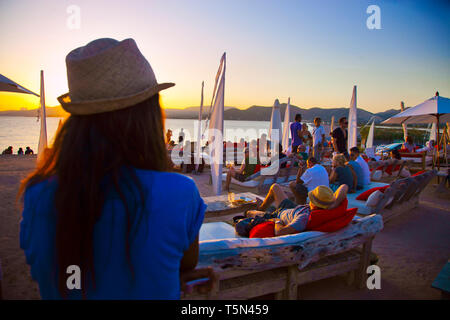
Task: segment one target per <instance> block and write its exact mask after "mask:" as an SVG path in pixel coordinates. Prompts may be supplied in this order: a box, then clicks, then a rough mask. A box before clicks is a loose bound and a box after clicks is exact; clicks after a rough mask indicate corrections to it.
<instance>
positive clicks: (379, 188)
mask: <svg viewBox="0 0 450 320" xmlns="http://www.w3.org/2000/svg"><path fill="white" fill-rule="evenodd" d="M387 188H389V185H386V186H383V187H375V188H372V189H369V190H367V191H364V192H363V193H361V194H360V195H359V196H357V197H356V200H363V201H366V200H367V198H369V196H370V195H371V194H372V193H374V192H375V191H377V190H380V191H381V192H384V191H385V190H386V189H387Z"/></svg>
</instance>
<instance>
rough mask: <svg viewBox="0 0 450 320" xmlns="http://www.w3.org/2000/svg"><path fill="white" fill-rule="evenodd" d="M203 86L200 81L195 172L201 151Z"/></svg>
mask: <svg viewBox="0 0 450 320" xmlns="http://www.w3.org/2000/svg"><path fill="white" fill-rule="evenodd" d="M204 86H205V83H204V81H202V94H201V98H200V110H199V111H198V131H197V154H196V155H195V170H197V171H198V166H199V165H200V153H201V151H202V145H201V143H202V112H203V88H204Z"/></svg>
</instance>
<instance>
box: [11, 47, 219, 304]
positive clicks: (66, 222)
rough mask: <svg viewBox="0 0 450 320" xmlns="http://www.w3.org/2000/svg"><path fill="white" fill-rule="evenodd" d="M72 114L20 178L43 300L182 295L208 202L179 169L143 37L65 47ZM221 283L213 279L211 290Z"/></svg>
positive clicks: (26, 233)
mask: <svg viewBox="0 0 450 320" xmlns="http://www.w3.org/2000/svg"><path fill="white" fill-rule="evenodd" d="M66 65H67V78H68V85H69V92H68V93H67V94H64V95H62V96H61V97H59V98H58V100H59V101H60V103H61V105H62V107H63V108H64V109H65V110H66V111H67V112H69V113H70V116H69V118H68V119H67V120H66V121H65V122H64V124H63V125H62V128H61V130H59V131H58V132H57V135H56V137H55V141H54V144H53V146H52V148H51V149H49V150H50V151H49V152H48V153H47V154H46V157H45V158H44V159H43V160H42V161H41V162H39V163H38V166H37V169H36V170H35V171H34V172H33V173H32V174H31V175H30V176H29V177H28V178H27V179H25V181H24V182H23V183H22V185H21V190H20V195H23V196H24V210H23V219H22V222H21V230H20V242H21V247H22V249H23V250H24V251H25V255H26V258H27V262H28V263H29V264H30V266H31V274H32V276H33V278H34V279H35V280H36V281H37V282H38V283H39V288H40V293H41V297H42V298H44V299H59V298H69V299H79V298H87V299H179V298H180V274H181V279H182V280H181V286H183V284H184V282H183V281H184V280H185V279H188V280H189V279H190V278H192V277H195V276H200V277H210V278H212V277H214V275H213V274H212V273H211V270H208V269H206V270H200V271H198V270H195V271H192V270H193V269H194V268H195V266H196V264H197V259H198V234H199V229H200V226H201V224H202V221H203V217H204V212H205V204H204V203H203V200H202V199H201V197H200V195H199V192H198V190H197V187H196V186H195V183H194V181H192V180H191V179H189V178H187V177H184V176H182V175H179V174H175V173H170V172H168V162H169V161H168V157H167V152H166V149H165V141H164V115H163V112H162V109H161V106H160V102H159V91H161V90H164V89H167V88H170V87H172V86H173V85H174V84H173V83H158V82H157V81H156V78H155V74H154V73H153V70H152V68H151V66H150V64H149V63H148V61H147V60H146V59H145V57H144V56H143V55H142V54H141V52H140V51H139V49H138V47H137V45H136V43H135V41H134V40H133V39H126V40H123V41H120V42H119V41H117V40H113V39H98V40H95V41H92V42H90V43H88V44H87V45H86V46H83V47H80V48H77V49H75V50H73V51H71V52H70V53H69V54H68V55H67V57H66ZM212 282H213V281H209V282H207V284H206V285H205V286H204V287H203V289H205V290H207V289H210V288H211V284H212Z"/></svg>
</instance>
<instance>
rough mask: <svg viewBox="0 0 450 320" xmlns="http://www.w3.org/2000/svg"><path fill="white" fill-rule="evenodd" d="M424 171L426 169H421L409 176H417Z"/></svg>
mask: <svg viewBox="0 0 450 320" xmlns="http://www.w3.org/2000/svg"><path fill="white" fill-rule="evenodd" d="M425 172H427V171H426V170H421V171H419V172H416V173H414V174H413V175H412V176H411V177H415V176H418V175H419V174H422V173H425Z"/></svg>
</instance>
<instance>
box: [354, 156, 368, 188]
mask: <svg viewBox="0 0 450 320" xmlns="http://www.w3.org/2000/svg"><path fill="white" fill-rule="evenodd" d="M350 159H351V160H352V161H356V162H357V163H358V164H359V166H360V167H361V169H362V172H363V175H362V183H363V185H364V186H366V185H368V184H369V183H370V168H369V165H368V164H367V162H366V161H365V160H364V159H363V157H361V154H360V152H359V149H358V147H353V148H351V149H350ZM359 180H360V178H359V177H358V181H359Z"/></svg>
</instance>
